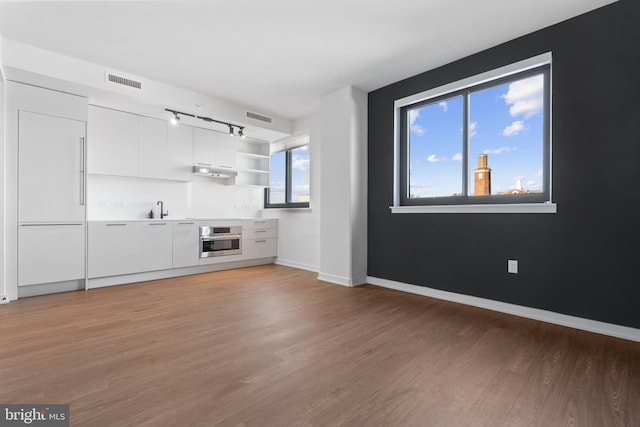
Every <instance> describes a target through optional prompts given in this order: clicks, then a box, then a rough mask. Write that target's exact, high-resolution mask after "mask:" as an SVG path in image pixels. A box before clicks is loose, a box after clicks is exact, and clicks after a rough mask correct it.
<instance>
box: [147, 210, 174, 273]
mask: <svg viewBox="0 0 640 427" xmlns="http://www.w3.org/2000/svg"><path fill="white" fill-rule="evenodd" d="M172 236H173V228H172V225H171V222H169V221H158V222H145V223H143V224H142V271H155V270H167V269H170V268H172V266H173V249H172V241H173V237H172Z"/></svg>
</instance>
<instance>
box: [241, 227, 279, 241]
mask: <svg viewBox="0 0 640 427" xmlns="http://www.w3.org/2000/svg"><path fill="white" fill-rule="evenodd" d="M276 237H278V230H276V229H275V228H268V229H256V230H253V229H248V230H245V229H243V230H242V238H243V239H275V238H276Z"/></svg>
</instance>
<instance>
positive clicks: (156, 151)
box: [88, 106, 193, 181]
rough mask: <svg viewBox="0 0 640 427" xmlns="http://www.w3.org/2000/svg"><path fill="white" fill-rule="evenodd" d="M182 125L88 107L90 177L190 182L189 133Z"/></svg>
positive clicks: (107, 109)
mask: <svg viewBox="0 0 640 427" xmlns="http://www.w3.org/2000/svg"><path fill="white" fill-rule="evenodd" d="M184 128H185V126H177V127H174V126H171V127H168V123H167V122H166V121H165V120H160V119H154V118H152V117H146V116H141V115H137V114H132V113H126V112H122V111H117V110H112V109H109V108H103V107H97V106H90V107H89V124H88V144H89V148H88V157H89V161H88V163H89V165H88V172H89V173H90V174H102V175H116V176H129V177H141V178H156V179H171V180H175V181H191V167H192V162H191V161H192V149H193V147H192V138H193V137H192V134H191V129H190V128H188V127H187V129H184Z"/></svg>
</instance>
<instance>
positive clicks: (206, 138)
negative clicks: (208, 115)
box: [193, 128, 237, 170]
mask: <svg viewBox="0 0 640 427" xmlns="http://www.w3.org/2000/svg"><path fill="white" fill-rule="evenodd" d="M236 141H237V138H236V137H234V136H231V135H227V134H223V133H220V132H216V131H213V130H208V129H202V128H194V129H193V164H194V165H195V166H206V167H213V168H219V169H227V170H234V169H235V168H236Z"/></svg>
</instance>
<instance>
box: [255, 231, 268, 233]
mask: <svg viewBox="0 0 640 427" xmlns="http://www.w3.org/2000/svg"><path fill="white" fill-rule="evenodd" d="M266 232H267V230H256V231H255V233H266Z"/></svg>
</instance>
